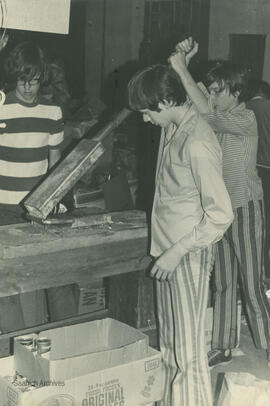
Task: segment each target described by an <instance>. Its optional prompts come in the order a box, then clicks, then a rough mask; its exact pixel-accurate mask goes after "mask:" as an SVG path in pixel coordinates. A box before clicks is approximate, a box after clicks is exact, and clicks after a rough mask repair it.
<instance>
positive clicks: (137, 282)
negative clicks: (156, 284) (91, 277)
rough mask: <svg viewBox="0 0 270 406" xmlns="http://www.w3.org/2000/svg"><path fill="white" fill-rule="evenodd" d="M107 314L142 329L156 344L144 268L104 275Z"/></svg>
mask: <svg viewBox="0 0 270 406" xmlns="http://www.w3.org/2000/svg"><path fill="white" fill-rule="evenodd" d="M105 283H106V286H107V289H108V310H109V315H110V317H112V318H114V319H117V320H119V321H122V322H123V323H126V324H129V325H130V326H132V327H135V328H138V329H140V330H142V331H143V332H144V333H145V334H147V335H149V338H150V345H152V346H156V345H157V337H156V317H155V299H154V289H153V280H152V279H151V278H150V277H149V276H146V273H145V271H137V272H130V273H126V274H122V275H116V276H113V277H109V278H106V282H105Z"/></svg>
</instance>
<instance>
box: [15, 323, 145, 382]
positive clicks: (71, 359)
mask: <svg viewBox="0 0 270 406" xmlns="http://www.w3.org/2000/svg"><path fill="white" fill-rule="evenodd" d="M31 337H33V334H32V335H31ZM39 337H47V338H50V339H51V343H52V349H51V351H50V352H49V353H46V355H39V354H37V353H36V352H33V351H32V350H31V348H29V347H25V346H23V345H21V344H20V343H19V341H18V339H16V340H15V342H14V357H15V368H16V371H18V372H19V373H20V374H21V375H23V376H25V377H27V378H28V379H29V380H34V379H42V380H66V379H71V378H74V377H77V376H81V375H85V374H87V373H90V372H94V371H98V370H102V369H104V368H110V367H113V366H116V365H119V364H125V363H128V362H132V361H136V360H139V359H142V358H143V357H145V356H146V355H147V353H148V337H147V336H146V335H145V334H143V333H142V332H140V331H139V330H136V329H135V328H133V327H130V326H127V325H125V324H124V323H121V322H119V321H117V320H113V319H110V318H106V319H102V320H95V321H91V322H88V323H81V324H77V325H73V326H66V327H61V328H57V329H54V330H47V331H43V332H42V333H40V334H39Z"/></svg>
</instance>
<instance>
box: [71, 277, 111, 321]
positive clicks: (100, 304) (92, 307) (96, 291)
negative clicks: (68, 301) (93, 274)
mask: <svg viewBox="0 0 270 406" xmlns="http://www.w3.org/2000/svg"><path fill="white" fill-rule="evenodd" d="M105 305H106V289H105V286H104V282H103V279H101V280H98V281H96V282H95V283H94V282H92V283H91V284H89V285H85V286H81V285H79V306H78V314H84V313H92V312H96V311H98V310H103V309H105Z"/></svg>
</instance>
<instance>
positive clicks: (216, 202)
mask: <svg viewBox="0 0 270 406" xmlns="http://www.w3.org/2000/svg"><path fill="white" fill-rule="evenodd" d="M179 114H182V115H183V117H182V121H181V124H180V126H179V127H176V126H175V125H174V124H171V125H170V126H169V127H167V128H166V129H163V130H162V134H161V140H160V147H159V155H158V160H157V170H156V185H155V195H154V201H153V209H152V229H151V251H150V253H151V255H153V256H155V257H157V256H159V255H161V254H162V252H164V251H165V250H167V249H168V248H170V249H173V250H175V252H176V253H177V255H179V260H180V259H181V257H182V256H184V255H185V254H186V253H188V252H190V251H194V250H197V249H202V248H204V247H207V246H209V245H211V244H213V243H215V242H217V241H218V240H219V239H221V238H222V236H223V234H224V232H225V231H226V229H227V228H228V227H229V225H230V224H231V222H232V220H233V213H232V207H231V202H230V198H229V195H228V192H227V190H226V187H225V185H224V181H223V179H222V153H221V148H220V145H219V143H218V141H217V138H216V136H215V134H214V132H213V131H212V130H211V128H210V126H209V125H208V124H207V123H206V122H205V120H203V119H202V118H201V117H200V115H199V113H198V112H197V111H196V110H195V109H194V108H193V107H190V106H188V105H185V106H180V107H179Z"/></svg>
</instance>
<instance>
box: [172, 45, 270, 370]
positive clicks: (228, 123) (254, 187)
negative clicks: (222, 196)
mask: <svg viewBox="0 0 270 406" xmlns="http://www.w3.org/2000/svg"><path fill="white" fill-rule="evenodd" d="M176 49H177V52H176V53H175V54H174V55H172V56H171V58H170V63H171V65H172V67H173V68H174V70H175V71H176V72H177V73H178V75H179V76H180V78H181V80H182V83H183V85H184V87H185V89H186V91H187V93H188V95H189V97H190V99H191V101H192V102H193V103H194V105H195V106H196V107H197V109H198V111H199V112H200V113H201V115H202V116H203V117H204V118H205V119H206V120H207V121H208V123H209V124H210V126H211V127H212V128H213V130H214V131H215V132H216V133H217V136H218V140H219V142H220V145H221V149H222V154H223V178H224V182H225V185H226V187H227V190H228V192H229V195H230V198H231V202H232V207H233V210H234V221H233V223H232V225H231V226H230V227H229V229H228V230H227V231H226V233H225V234H224V236H223V238H222V239H221V240H220V241H219V242H218V243H217V244H216V246H215V251H216V256H215V259H216V262H215V302H214V322H213V335H212V351H210V352H209V354H208V362H209V366H210V367H214V366H216V365H219V364H222V363H227V362H229V361H231V359H232V349H233V348H235V347H236V345H237V317H236V313H237V282H238V280H239V283H240V286H241V299H242V303H243V305H244V306H245V309H246V312H247V315H248V322H249V325H250V328H251V331H252V337H253V341H254V344H255V346H256V347H257V348H260V349H265V350H267V351H266V354H267V361H268V365H269V366H270V353H269V346H270V337H269V334H270V333H269V327H270V306H269V303H268V301H267V297H266V295H265V292H264V286H263V283H262V282H263V251H262V249H263V243H264V215H263V190H262V184H261V180H260V178H259V176H258V173H257V169H256V158H257V146H258V133H257V123H256V119H255V115H254V113H253V111H251V110H248V109H247V108H246V106H245V103H244V101H245V99H246V96H247V79H248V77H247V72H246V70H245V69H242V68H241V67H240V66H238V65H235V64H233V63H231V62H229V61H224V62H222V63H218V64H216V66H214V67H213V68H212V69H210V70H209V71H208V73H207V82H208V85H209V86H208V91H209V94H205V93H204V92H202V91H201V88H200V86H198V85H197V84H196V83H195V81H194V80H193V78H192V76H191V75H190V73H189V71H188V70H187V63H188V61H189V60H190V59H191V58H192V57H193V56H194V55H195V54H196V53H197V51H198V44H197V43H196V42H193V40H192V38H188V39H186V40H184V41H182V42H180V43H179V44H178V45H177V47H176ZM205 90H206V89H205ZM206 93H207V92H206Z"/></svg>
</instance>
